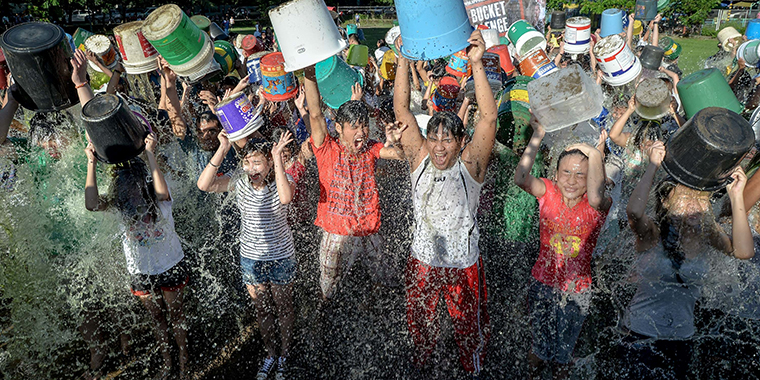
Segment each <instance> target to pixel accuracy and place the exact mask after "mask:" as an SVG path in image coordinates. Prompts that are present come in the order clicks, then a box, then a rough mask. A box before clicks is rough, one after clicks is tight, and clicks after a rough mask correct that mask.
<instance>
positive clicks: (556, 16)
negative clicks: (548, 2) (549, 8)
mask: <svg viewBox="0 0 760 380" xmlns="http://www.w3.org/2000/svg"><path fill="white" fill-rule="evenodd" d="M565 18H566V14H565V11H554V12H552V19H551V23H550V24H549V25H550V26H551V27H552V30H560V29H562V28H564V27H565Z"/></svg>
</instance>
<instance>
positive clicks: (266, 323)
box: [198, 132, 297, 380]
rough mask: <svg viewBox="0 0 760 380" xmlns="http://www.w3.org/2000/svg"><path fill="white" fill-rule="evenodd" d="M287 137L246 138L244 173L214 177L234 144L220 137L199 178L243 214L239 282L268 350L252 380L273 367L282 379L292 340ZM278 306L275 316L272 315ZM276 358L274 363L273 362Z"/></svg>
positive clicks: (290, 195)
mask: <svg viewBox="0 0 760 380" xmlns="http://www.w3.org/2000/svg"><path fill="white" fill-rule="evenodd" d="M292 137H293V136H292V135H291V134H290V133H289V132H286V133H284V134H282V135H281V136H280V141H279V143H277V144H274V146H272V145H271V144H269V143H267V142H266V141H264V140H261V139H256V138H253V139H250V140H248V142H247V143H246V145H245V147H244V148H243V149H242V150H241V152H240V157H242V165H241V166H242V172H240V171H238V172H237V173H236V174H235V175H233V176H229V175H223V176H217V170H218V169H219V167H220V166H221V164H222V160H223V159H224V157H225V156H226V155H227V153H228V152H229V151H230V148H231V147H232V144H231V143H230V141H229V139H228V138H227V134H226V133H225V132H221V133H220V134H219V142H220V144H219V149H217V151H216V154H214V156H213V157H212V158H211V160H210V161H209V163H208V165H207V166H206V169H204V170H203V173H201V176H200V178H198V188H199V189H201V190H203V191H209V192H215V193H222V192H225V191H233V190H234V191H235V192H236V194H237V205H238V208H239V209H240V214H241V222H242V225H241V233H240V266H241V267H242V268H243V281H244V282H245V284H246V287H247V288H248V293H249V294H250V295H251V298H253V302H254V304H255V305H256V315H257V318H258V322H259V327H260V329H261V336H262V338H263V340H264V345H265V346H266V350H267V357H266V359H264V363H263V364H262V366H261V368H260V369H259V372H258V374H257V376H256V378H257V379H258V380H265V379H266V378H267V376H268V375H269V373H270V372H271V371H272V370H273V369H274V366H275V365H276V366H277V379H284V378H285V374H286V372H287V368H288V367H287V360H288V354H289V351H290V344H291V342H292V341H293V319H294V317H295V315H294V313H293V286H292V282H293V280H294V279H295V276H296V266H297V263H296V260H295V257H294V253H295V246H294V244H293V234H292V232H291V230H290V227H289V226H288V221H287V214H288V209H287V205H288V204H289V203H290V201H291V200H292V199H293V193H294V191H295V184H294V183H293V177H291V176H290V175H289V174H287V173H285V165H284V163H283V160H282V152H283V150H284V149H285V147H286V146H287V145H288V144H289V143H290V142H291V141H293V140H292ZM274 307H276V311H277V312H276V313H275V312H274ZM275 317H276V318H277V320H278V322H279V325H280V326H279V327H280V354H279V358H277V348H276V346H275V344H276V338H275V331H274V330H275V326H274V320H275ZM275 358H277V361H276V363H275Z"/></svg>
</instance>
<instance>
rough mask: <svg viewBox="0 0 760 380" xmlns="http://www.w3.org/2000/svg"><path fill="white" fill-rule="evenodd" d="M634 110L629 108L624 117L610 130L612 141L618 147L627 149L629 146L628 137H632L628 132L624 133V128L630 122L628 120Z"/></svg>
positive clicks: (616, 121)
mask: <svg viewBox="0 0 760 380" xmlns="http://www.w3.org/2000/svg"><path fill="white" fill-rule="evenodd" d="M633 112H634V109H633V108H631V107H628V109H627V110H626V111H625V113H624V114H623V116H621V117H620V118H619V119H617V120H615V124H613V125H612V128H611V129H610V140H612V142H614V143H615V144H616V145H618V146H620V147H623V148H625V147H626V146H627V145H628V137H630V136H631V134H630V133H628V132H623V127H625V124H626V123H627V122H628V119H629V118H630V117H631V115H633Z"/></svg>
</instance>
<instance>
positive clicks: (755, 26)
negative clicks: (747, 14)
mask: <svg viewBox="0 0 760 380" xmlns="http://www.w3.org/2000/svg"><path fill="white" fill-rule="evenodd" d="M744 35H745V36H747V40H760V20H758V19H754V20H750V22H749V23H748V24H747V31H746V32H745V33H744Z"/></svg>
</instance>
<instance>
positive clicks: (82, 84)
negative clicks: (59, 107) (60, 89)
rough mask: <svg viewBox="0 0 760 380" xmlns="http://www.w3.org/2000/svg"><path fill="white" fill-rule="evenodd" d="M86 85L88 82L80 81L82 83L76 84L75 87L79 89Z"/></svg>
mask: <svg viewBox="0 0 760 380" xmlns="http://www.w3.org/2000/svg"><path fill="white" fill-rule="evenodd" d="M86 85H87V82H83V83H80V84H78V85H76V86H74V88H76V89H77V90H78V89H80V88H82V87H84V86H86Z"/></svg>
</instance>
